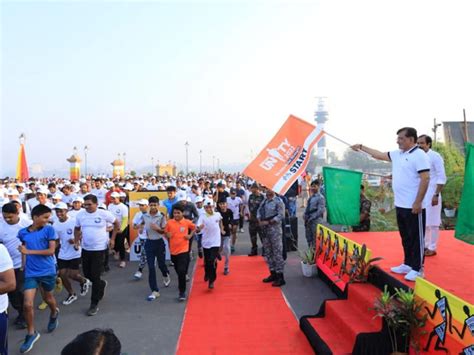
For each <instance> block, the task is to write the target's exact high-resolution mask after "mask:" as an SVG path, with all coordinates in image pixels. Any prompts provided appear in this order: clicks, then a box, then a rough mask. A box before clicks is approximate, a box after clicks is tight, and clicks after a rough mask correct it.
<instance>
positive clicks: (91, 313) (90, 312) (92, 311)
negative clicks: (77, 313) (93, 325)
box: [87, 304, 99, 316]
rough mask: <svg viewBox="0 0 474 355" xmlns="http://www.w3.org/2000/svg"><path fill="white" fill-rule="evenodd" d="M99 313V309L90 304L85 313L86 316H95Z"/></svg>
mask: <svg viewBox="0 0 474 355" xmlns="http://www.w3.org/2000/svg"><path fill="white" fill-rule="evenodd" d="M97 312H99V307H98V306H97V305H96V304H91V306H90V307H89V310H88V311H87V315H88V316H95V315H96V314H97Z"/></svg>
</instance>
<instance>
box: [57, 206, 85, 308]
mask: <svg viewBox="0 0 474 355" xmlns="http://www.w3.org/2000/svg"><path fill="white" fill-rule="evenodd" d="M54 209H55V210H56V216H57V217H58V219H57V221H55V222H54V223H53V228H54V230H55V232H56V234H57V235H58V239H59V243H60V247H59V254H58V269H59V277H60V278H61V280H62V282H63V285H64V288H65V289H66V291H67V292H68V296H67V297H66V298H65V299H64V301H63V305H65V306H67V305H70V304H71V303H73V302H74V301H76V300H77V295H76V293H75V292H74V290H73V288H72V285H71V282H70V281H69V280H74V281H76V282H78V283H79V285H80V287H81V291H80V295H81V296H85V295H87V292H89V287H90V286H91V285H92V283H91V282H90V281H89V280H88V279H86V278H85V277H83V276H82V275H81V274H80V272H79V265H80V264H81V247H80V246H79V245H78V244H76V242H75V240H74V228H75V226H76V219H75V218H72V217H69V216H68V214H67V210H68V207H67V205H66V204H65V203H64V202H60V203H58V204H57V205H56V206H55V208H54Z"/></svg>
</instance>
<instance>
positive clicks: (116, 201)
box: [107, 192, 128, 268]
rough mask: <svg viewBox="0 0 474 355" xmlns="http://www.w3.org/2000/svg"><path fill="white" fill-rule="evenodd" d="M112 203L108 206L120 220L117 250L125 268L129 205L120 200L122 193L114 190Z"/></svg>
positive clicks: (111, 197) (121, 263) (111, 196)
mask: <svg viewBox="0 0 474 355" xmlns="http://www.w3.org/2000/svg"><path fill="white" fill-rule="evenodd" d="M110 199H111V203H110V204H109V207H108V208H107V209H108V210H109V211H110V212H111V213H112V214H113V215H114V216H115V218H116V219H117V220H118V221H119V224H120V231H119V232H117V236H116V239H115V248H114V250H115V252H116V253H118V254H119V256H120V264H119V267H121V268H124V267H125V265H126V262H125V237H126V233H127V231H128V207H127V206H126V205H125V204H124V203H122V202H121V201H120V193H119V192H112V193H111V194H110Z"/></svg>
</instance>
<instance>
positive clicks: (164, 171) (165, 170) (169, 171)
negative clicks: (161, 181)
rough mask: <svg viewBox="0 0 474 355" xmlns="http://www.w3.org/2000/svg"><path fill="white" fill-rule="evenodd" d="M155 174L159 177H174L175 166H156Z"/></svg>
mask: <svg viewBox="0 0 474 355" xmlns="http://www.w3.org/2000/svg"><path fill="white" fill-rule="evenodd" d="M156 174H157V175H159V176H176V165H173V164H165V165H157V166H156Z"/></svg>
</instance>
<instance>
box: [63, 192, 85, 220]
mask: <svg viewBox="0 0 474 355" xmlns="http://www.w3.org/2000/svg"><path fill="white" fill-rule="evenodd" d="M83 203H84V199H83V198H82V197H80V196H76V197H74V199H73V200H72V209H71V210H70V211H69V212H68V213H67V214H68V216H69V217H72V218H76V216H77V214H78V213H79V212H81V211H83V210H84V209H83V208H82V204H83Z"/></svg>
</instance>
